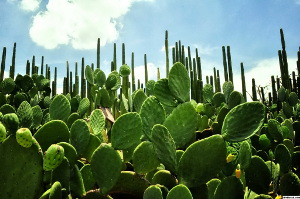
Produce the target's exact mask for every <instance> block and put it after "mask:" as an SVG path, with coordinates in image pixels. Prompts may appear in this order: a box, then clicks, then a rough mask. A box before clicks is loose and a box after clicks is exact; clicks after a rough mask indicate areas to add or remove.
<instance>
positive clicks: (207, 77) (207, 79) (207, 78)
mask: <svg viewBox="0 0 300 199" xmlns="http://www.w3.org/2000/svg"><path fill="white" fill-rule="evenodd" d="M206 84H209V76H208V75H206Z"/></svg>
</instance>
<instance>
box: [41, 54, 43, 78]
mask: <svg viewBox="0 0 300 199" xmlns="http://www.w3.org/2000/svg"><path fill="white" fill-rule="evenodd" d="M43 74H44V56H42V62H41V75H43Z"/></svg>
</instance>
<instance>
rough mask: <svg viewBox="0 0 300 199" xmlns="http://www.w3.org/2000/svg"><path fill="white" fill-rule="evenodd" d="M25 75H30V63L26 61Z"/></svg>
mask: <svg viewBox="0 0 300 199" xmlns="http://www.w3.org/2000/svg"><path fill="white" fill-rule="evenodd" d="M26 75H30V62H29V60H27V62H26Z"/></svg>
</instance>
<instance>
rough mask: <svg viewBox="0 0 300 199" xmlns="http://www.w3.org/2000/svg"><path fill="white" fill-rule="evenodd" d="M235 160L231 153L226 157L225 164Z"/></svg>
mask: <svg viewBox="0 0 300 199" xmlns="http://www.w3.org/2000/svg"><path fill="white" fill-rule="evenodd" d="M234 159H235V155H232V154H231V153H230V154H229V155H228V156H227V158H226V162H227V163H229V162H232V161H233V160H234Z"/></svg>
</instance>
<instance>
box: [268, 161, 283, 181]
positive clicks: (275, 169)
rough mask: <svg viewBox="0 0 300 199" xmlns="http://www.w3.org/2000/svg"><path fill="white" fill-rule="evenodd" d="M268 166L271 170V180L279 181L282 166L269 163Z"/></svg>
mask: <svg viewBox="0 0 300 199" xmlns="http://www.w3.org/2000/svg"><path fill="white" fill-rule="evenodd" d="M266 165H267V166H268V168H269V171H270V173H271V178H272V179H277V178H278V176H279V174H280V166H279V164H275V163H274V162H271V161H267V162H266Z"/></svg>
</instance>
